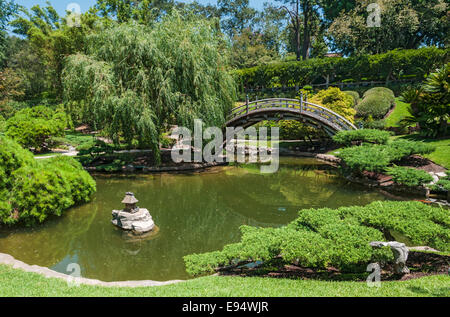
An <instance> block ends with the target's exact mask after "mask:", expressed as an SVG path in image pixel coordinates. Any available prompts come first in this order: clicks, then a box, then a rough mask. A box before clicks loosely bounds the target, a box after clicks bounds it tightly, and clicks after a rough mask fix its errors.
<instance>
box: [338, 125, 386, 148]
mask: <svg viewBox="0 0 450 317" xmlns="http://www.w3.org/2000/svg"><path fill="white" fill-rule="evenodd" d="M390 137H391V135H390V133H389V132H387V131H380V130H376V129H360V130H349V131H341V132H339V133H338V134H336V135H335V136H334V137H333V140H334V141H335V142H337V143H338V144H340V145H343V146H352V145H355V144H359V145H361V144H363V143H373V144H387V143H388V141H389V138H390Z"/></svg>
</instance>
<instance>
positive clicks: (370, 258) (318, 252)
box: [184, 202, 450, 275]
mask: <svg viewBox="0 0 450 317" xmlns="http://www.w3.org/2000/svg"><path fill="white" fill-rule="evenodd" d="M449 226H450V219H449V217H448V214H447V213H446V211H445V210H444V209H442V208H437V207H431V206H427V205H425V204H422V203H420V202H374V203H372V204H370V205H367V206H365V207H359V206H358V207H342V208H339V209H336V210H333V209H328V208H324V209H308V210H301V211H300V212H299V216H298V218H297V219H296V220H294V221H293V222H291V223H290V224H288V225H287V226H284V227H281V228H254V227H248V226H243V227H242V228H241V231H242V238H241V241H240V242H239V243H235V244H231V245H227V246H225V247H224V248H223V250H222V251H214V252H209V253H205V254H193V255H188V256H185V257H184V261H185V265H186V269H187V271H188V273H190V274H192V275H200V274H205V273H213V272H214V271H215V270H216V269H218V268H219V267H225V266H238V265H240V264H243V263H247V262H255V261H262V264H261V266H262V268H264V267H267V268H270V267H273V266H275V265H282V264H297V265H299V266H302V267H308V268H315V269H325V268H327V267H331V266H332V267H335V268H338V269H339V270H341V271H342V272H362V271H365V268H366V266H367V264H368V263H373V262H378V261H391V260H392V258H393V256H392V251H391V250H390V249H389V248H382V249H373V248H371V247H370V246H369V243H370V242H372V241H389V240H390V237H387V236H385V233H386V234H389V232H390V231H395V232H396V233H399V234H402V235H403V236H405V238H406V239H408V240H409V241H410V243H411V244H412V245H428V246H431V247H434V248H437V249H439V250H442V251H448V250H450V229H449Z"/></svg>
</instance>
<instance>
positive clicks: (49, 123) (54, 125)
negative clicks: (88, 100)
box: [6, 106, 67, 152]
mask: <svg viewBox="0 0 450 317" xmlns="http://www.w3.org/2000/svg"><path fill="white" fill-rule="evenodd" d="M66 125H67V117H66V114H65V113H64V112H62V111H54V110H52V109H50V108H47V107H45V106H37V107H33V108H26V109H23V110H20V111H19V112H17V113H16V114H15V115H14V116H13V117H12V118H9V119H8V121H7V123H6V136H8V137H9V138H12V139H14V140H15V141H17V142H18V143H19V144H20V145H22V146H23V147H26V148H29V149H30V148H33V149H34V150H35V151H36V152H38V151H40V150H42V149H45V148H47V147H48V142H49V140H50V139H51V138H52V137H59V136H64V129H65V128H66Z"/></svg>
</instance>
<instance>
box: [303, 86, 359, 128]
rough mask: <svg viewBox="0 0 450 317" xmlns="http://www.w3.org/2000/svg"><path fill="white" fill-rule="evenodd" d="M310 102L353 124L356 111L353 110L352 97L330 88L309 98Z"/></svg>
mask: <svg viewBox="0 0 450 317" xmlns="http://www.w3.org/2000/svg"><path fill="white" fill-rule="evenodd" d="M311 102H312V103H315V104H318V105H322V106H324V107H326V108H328V109H330V110H332V111H334V112H336V113H338V114H340V115H341V116H343V117H344V118H345V119H347V120H348V121H350V122H352V123H353V122H355V114H356V111H355V109H353V97H351V96H349V95H347V94H346V93H344V92H342V91H341V90H340V89H339V88H335V87H330V88H328V89H326V90H321V91H319V92H318V93H317V94H315V95H314V96H313V97H312V98H311Z"/></svg>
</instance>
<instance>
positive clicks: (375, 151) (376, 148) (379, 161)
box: [337, 140, 435, 172]
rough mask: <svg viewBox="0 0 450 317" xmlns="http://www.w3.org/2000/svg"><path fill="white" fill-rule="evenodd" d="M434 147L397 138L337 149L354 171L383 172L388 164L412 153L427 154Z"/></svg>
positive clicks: (345, 162)
mask: <svg viewBox="0 0 450 317" xmlns="http://www.w3.org/2000/svg"><path fill="white" fill-rule="evenodd" d="M434 149H435V148H434V147H433V146H431V145H429V144H426V143H423V142H414V141H406V140H398V141H394V142H391V143H389V144H386V145H363V146H354V147H348V148H344V149H341V150H339V151H340V152H339V154H338V155H337V156H338V157H340V158H341V159H342V160H343V162H344V164H345V166H346V167H347V168H350V170H352V171H355V172H362V171H371V172H383V171H385V170H386V168H387V167H388V165H389V164H391V163H392V162H396V161H399V160H401V159H402V158H404V157H407V156H409V155H413V154H428V153H431V152H433V151H434Z"/></svg>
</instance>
